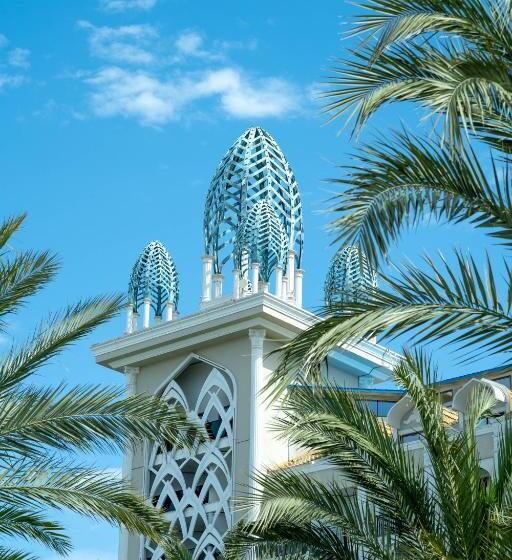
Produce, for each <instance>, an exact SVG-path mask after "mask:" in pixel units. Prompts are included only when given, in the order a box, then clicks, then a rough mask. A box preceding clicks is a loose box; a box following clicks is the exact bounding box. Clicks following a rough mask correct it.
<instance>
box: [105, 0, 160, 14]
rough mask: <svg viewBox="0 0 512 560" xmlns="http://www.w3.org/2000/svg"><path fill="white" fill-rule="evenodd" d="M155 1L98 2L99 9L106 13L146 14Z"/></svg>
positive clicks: (111, 0)
mask: <svg viewBox="0 0 512 560" xmlns="http://www.w3.org/2000/svg"><path fill="white" fill-rule="evenodd" d="M156 3H157V0H100V7H101V9H102V10H105V11H106V12H128V11H130V10H138V11H143V12H146V11H148V10H151V8H153V7H154V6H155V5H156Z"/></svg>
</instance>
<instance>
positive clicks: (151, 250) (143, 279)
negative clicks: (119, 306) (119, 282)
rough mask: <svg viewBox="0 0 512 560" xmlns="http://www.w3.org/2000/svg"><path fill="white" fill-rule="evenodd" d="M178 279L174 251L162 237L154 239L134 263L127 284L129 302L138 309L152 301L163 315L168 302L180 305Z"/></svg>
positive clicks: (157, 313) (157, 312)
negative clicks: (172, 254) (165, 244)
mask: <svg viewBox="0 0 512 560" xmlns="http://www.w3.org/2000/svg"><path fill="white" fill-rule="evenodd" d="M178 299H179V281H178V273H177V272H176V267H175V266H174V261H173V260H172V257H171V255H170V254H169V252H168V251H167V249H166V248H165V247H164V245H163V244H162V243H160V241H151V243H149V244H148V245H146V247H145V248H144V250H143V251H142V253H141V254H140V256H139V258H138V259H137V262H136V263H135V265H134V267H133V270H132V275H131V278H130V284H129V287H128V302H129V304H131V305H132V306H133V311H134V312H135V313H138V311H139V308H140V307H141V306H142V305H143V304H144V301H145V300H146V301H149V303H150V305H151V307H152V308H153V310H154V312H155V316H156V317H162V315H163V313H164V310H165V308H166V306H167V305H168V304H169V305H170V304H172V306H173V308H174V309H177V307H178Z"/></svg>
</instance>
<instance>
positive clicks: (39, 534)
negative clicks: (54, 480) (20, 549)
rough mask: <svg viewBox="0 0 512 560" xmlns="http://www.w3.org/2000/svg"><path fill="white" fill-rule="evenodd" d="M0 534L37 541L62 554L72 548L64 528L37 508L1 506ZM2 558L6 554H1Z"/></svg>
mask: <svg viewBox="0 0 512 560" xmlns="http://www.w3.org/2000/svg"><path fill="white" fill-rule="evenodd" d="M0 535H3V536H8V537H19V538H23V539H27V540H33V541H37V542H39V543H40V544H42V545H44V546H46V547H48V548H50V549H51V550H54V551H55V552H57V553H58V554H62V555H65V554H67V553H68V552H69V551H70V550H71V543H70V540H69V538H68V537H67V536H66V535H65V534H64V528H63V527H62V526H61V525H60V524H58V523H55V522H53V521H49V520H48V519H47V518H46V517H45V516H44V515H43V514H42V513H41V512H40V511H37V510H28V509H25V508H18V507H12V506H7V507H2V508H0ZM0 558H2V559H3V558H4V556H3V555H0Z"/></svg>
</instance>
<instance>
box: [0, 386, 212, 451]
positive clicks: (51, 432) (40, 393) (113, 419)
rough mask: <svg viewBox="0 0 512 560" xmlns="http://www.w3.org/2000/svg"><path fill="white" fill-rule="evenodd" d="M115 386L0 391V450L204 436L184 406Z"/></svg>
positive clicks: (102, 447) (113, 445) (88, 447)
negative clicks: (0, 394)
mask: <svg viewBox="0 0 512 560" xmlns="http://www.w3.org/2000/svg"><path fill="white" fill-rule="evenodd" d="M122 396H123V390H122V389H120V388H107V387H105V388H103V387H80V386H78V387H73V388H71V389H67V388H66V387H64V386H58V387H54V388H35V387H29V388H25V389H23V390H20V391H16V392H15V393H9V394H8V397H6V398H2V397H0V450H2V451H3V452H4V453H7V455H8V456H13V454H19V455H23V456H34V455H41V454H43V455H44V454H47V453H48V448H54V449H58V450H61V451H72V450H80V451H82V452H93V451H100V452H112V451H119V450H123V449H124V448H125V447H126V446H128V445H129V446H134V445H136V444H140V442H141V441H143V440H144V439H146V440H153V439H154V438H155V437H156V438H157V439H161V440H162V442H163V441H165V442H167V443H170V444H171V445H172V446H179V447H181V446H183V445H186V446H191V445H194V444H197V443H199V442H201V441H203V440H204V439H205V438H206V434H205V433H203V432H204V430H203V428H202V426H201V425H200V424H199V423H198V422H194V421H192V420H191V419H189V418H188V417H187V415H186V413H185V411H184V410H182V409H181V408H179V407H177V406H169V405H168V404H167V403H166V402H165V401H164V400H162V399H160V398H158V397H155V396H152V395H144V394H141V395H134V396H131V397H127V398H122Z"/></svg>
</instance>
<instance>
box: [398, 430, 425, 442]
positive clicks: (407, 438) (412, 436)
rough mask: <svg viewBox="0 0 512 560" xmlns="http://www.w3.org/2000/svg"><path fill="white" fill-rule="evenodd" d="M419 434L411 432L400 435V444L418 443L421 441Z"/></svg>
mask: <svg viewBox="0 0 512 560" xmlns="http://www.w3.org/2000/svg"><path fill="white" fill-rule="evenodd" d="M421 436H422V434H421V432H412V433H409V434H400V443H411V442H412V441H419V440H420V439H421Z"/></svg>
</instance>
